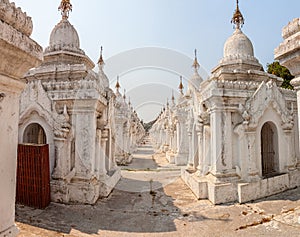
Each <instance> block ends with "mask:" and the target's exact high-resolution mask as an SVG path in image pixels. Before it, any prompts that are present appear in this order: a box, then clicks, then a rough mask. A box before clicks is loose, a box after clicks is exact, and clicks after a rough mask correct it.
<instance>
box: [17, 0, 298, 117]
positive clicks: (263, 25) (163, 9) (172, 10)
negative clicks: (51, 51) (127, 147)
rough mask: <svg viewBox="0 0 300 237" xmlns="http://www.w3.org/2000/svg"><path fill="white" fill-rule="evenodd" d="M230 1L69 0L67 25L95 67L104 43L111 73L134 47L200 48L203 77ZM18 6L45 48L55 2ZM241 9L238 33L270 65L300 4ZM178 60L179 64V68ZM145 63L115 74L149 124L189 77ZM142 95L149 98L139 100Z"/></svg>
mask: <svg viewBox="0 0 300 237" xmlns="http://www.w3.org/2000/svg"><path fill="white" fill-rule="evenodd" d="M235 2H236V1H235V0H147V1H146V0H88V1H87V0H73V1H72V0H71V3H72V4H73V12H72V13H71V14H70V19H69V20H70V22H71V23H72V24H73V25H74V26H75V28H76V29H77V31H78V33H79V36H80V42H81V48H82V49H83V50H84V51H85V52H86V54H87V55H88V56H89V57H90V58H91V59H92V60H93V61H94V62H96V61H97V59H98V57H99V49H100V46H101V45H103V47H104V58H105V59H106V61H107V62H108V63H107V67H108V69H109V68H110V67H111V65H109V62H113V61H114V60H110V58H113V57H116V56H117V55H119V54H122V53H123V52H125V51H128V50H132V49H136V48H144V47H147V48H148V49H149V47H156V48H167V49H170V50H172V51H176V52H177V53H180V54H182V55H183V57H182V58H184V57H186V56H188V57H190V58H193V52H194V49H195V48H197V49H198V59H199V63H200V64H201V67H202V73H201V75H202V76H203V77H205V78H206V74H205V73H204V71H206V72H207V74H209V73H210V71H211V69H212V68H213V67H215V66H216V65H217V64H218V61H219V60H220V59H221V58H222V54H223V45H224V42H225V41H226V39H227V38H228V37H229V36H230V35H231V34H232V32H233V27H232V25H231V23H230V20H231V17H232V14H233V12H234V10H235ZM15 3H16V5H17V6H20V7H21V8H22V10H23V11H26V12H27V13H28V15H30V16H31V17H32V18H33V23H34V31H33V35H32V38H33V39H34V40H36V41H37V42H38V43H39V44H40V45H42V46H43V47H44V48H45V47H46V46H47V45H48V41H49V35H50V33H51V30H52V29H53V27H54V26H55V25H56V24H57V23H58V22H59V20H60V18H61V16H60V13H59V12H58V11H57V8H58V5H59V3H60V0H42V1H39V0H26V1H25V0H15ZM240 9H241V11H242V13H243V15H244V18H245V25H244V27H243V31H244V33H245V34H246V35H247V36H248V37H249V38H250V39H251V41H252V43H253V45H254V49H255V55H256V57H257V58H258V59H259V60H260V62H261V64H262V65H263V66H265V65H266V64H267V63H269V62H272V61H273V57H274V56H273V51H274V48H276V47H277V46H278V45H279V43H280V42H281V41H282V38H281V30H282V27H283V26H285V25H287V23H288V22H289V21H291V20H292V19H293V18H296V17H299V9H300V1H299V0H288V1H275V0H251V1H250V0H240ZM150 49H151V48H150ZM148 53H149V51H148ZM171 54H172V53H171ZM154 56H155V55H154ZM154 56H153V57H154ZM145 57H148V56H147V55H145ZM174 60H176V59H174ZM128 61H130V59H128ZM180 62H181V60H178V62H177V64H178V63H180ZM182 65H185V62H183V63H182ZM144 66H145V68H143V70H140V68H139V70H129V69H128V70H127V71H120V70H121V69H120V70H119V71H118V70H117V72H116V73H118V74H121V86H122V87H123V88H126V89H127V91H128V95H129V96H131V97H132V98H131V100H132V102H133V105H134V107H135V108H137V111H138V113H139V115H140V116H141V117H143V118H144V119H145V120H146V121H147V120H151V119H153V118H155V117H156V115H157V113H158V111H159V110H160V108H161V106H162V105H161V104H162V103H165V101H166V98H167V97H169V98H170V97H171V93H172V92H171V91H172V89H175V90H176V88H177V86H178V81H179V74H184V75H183V76H184V77H185V79H187V78H188V77H189V75H186V74H188V73H186V72H183V71H182V70H178V71H175V72H174V71H172V70H171V71H168V70H161V69H162V68H160V65H150V66H154V68H147V66H149V65H144ZM155 67H156V68H155ZM158 68H159V70H157V69H158ZM95 70H97V69H95ZM189 70H190V74H192V70H191V68H190V67H189V68H186V71H187V72H188V71H189ZM108 74H109V73H108ZM109 76H111V77H112V78H110V79H111V80H112V81H113V82H112V84H113V83H114V80H115V77H116V76H115V75H114V73H112V74H109ZM152 82H153V83H152ZM147 84H149V86H148V87H147ZM150 84H151V85H150ZM153 84H155V85H156V87H155V86H153ZM133 85H134V86H133ZM133 87H134V88H135V90H133V89H132V88H133ZM138 91H139V93H137V92H138ZM146 94H147V96H146V97H147V99H144V100H143V97H144V96H145V95H146ZM149 95H151V99H149V98H148V97H150V96H149ZM138 97H141V98H138ZM135 101H139V102H135ZM151 104H152V106H151Z"/></svg>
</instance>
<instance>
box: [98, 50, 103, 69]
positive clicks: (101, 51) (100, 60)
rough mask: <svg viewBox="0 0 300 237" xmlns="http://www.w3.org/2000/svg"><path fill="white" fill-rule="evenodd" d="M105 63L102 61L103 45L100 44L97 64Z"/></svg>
mask: <svg viewBox="0 0 300 237" xmlns="http://www.w3.org/2000/svg"><path fill="white" fill-rule="evenodd" d="M104 64H105V63H104V60H103V47H102V46H101V47H100V58H99V60H98V65H100V66H102V65H104Z"/></svg>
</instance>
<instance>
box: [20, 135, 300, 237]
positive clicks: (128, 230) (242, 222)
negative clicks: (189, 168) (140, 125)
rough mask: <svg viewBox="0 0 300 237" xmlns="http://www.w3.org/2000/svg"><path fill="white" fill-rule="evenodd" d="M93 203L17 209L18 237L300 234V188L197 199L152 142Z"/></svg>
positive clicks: (136, 155) (144, 147) (146, 144)
mask: <svg viewBox="0 0 300 237" xmlns="http://www.w3.org/2000/svg"><path fill="white" fill-rule="evenodd" d="M133 155H134V159H133V162H132V164H130V165H128V166H124V167H122V179H121V180H120V182H119V183H118V185H117V186H116V188H115V190H114V191H113V193H112V194H111V195H110V196H109V197H108V198H105V199H102V200H99V201H98V202H97V203H96V204H95V205H92V206H91V205H62V204H54V203H52V204H51V205H50V206H49V207H48V208H47V209H45V210H36V209H32V208H28V207H24V206H17V212H16V215H17V217H16V219H17V225H18V227H19V228H20V230H21V232H20V235H19V236H40V237H44V236H55V237H56V236H107V237H110V236H117V237H122V236H125V237H127V236H128V237H135V236H151V237H153V236H164V237H165V236H167V237H168V236H176V237H177V236H184V237H189V236H272V237H275V236H300V224H299V222H298V218H299V216H300V208H299V207H300V188H299V189H295V190H291V191H288V192H286V193H284V194H280V195H275V196H273V197H270V198H267V199H263V200H259V201H257V202H254V203H248V204H244V205H240V204H232V205H221V206H214V205H212V204H211V203H210V202H209V201H207V200H200V201H199V200H196V199H195V197H194V195H193V194H192V192H191V191H190V190H189V189H188V188H187V186H186V185H185V184H184V183H183V182H182V180H181V179H180V177H179V175H180V169H179V168H178V167H175V166H173V165H169V164H168V163H167V162H166V159H165V157H164V155H162V154H154V151H153V148H152V147H151V145H150V143H149V141H148V140H146V143H145V144H144V145H143V146H141V147H139V149H138V150H137V152H136V153H135V154H133Z"/></svg>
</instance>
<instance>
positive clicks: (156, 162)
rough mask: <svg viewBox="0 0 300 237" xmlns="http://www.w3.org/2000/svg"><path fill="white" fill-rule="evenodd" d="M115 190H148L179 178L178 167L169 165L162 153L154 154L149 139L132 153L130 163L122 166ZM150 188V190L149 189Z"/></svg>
mask: <svg viewBox="0 0 300 237" xmlns="http://www.w3.org/2000/svg"><path fill="white" fill-rule="evenodd" d="M121 174H122V178H121V180H120V181H119V183H118V184H117V186H116V188H115V189H117V190H122V191H127V192H149V191H151V190H156V189H159V188H162V187H164V186H166V185H167V184H170V183H172V182H174V181H176V180H177V179H178V178H180V167H177V166H175V165H170V164H169V163H168V162H167V160H166V158H165V156H164V155H155V153H154V150H153V147H152V146H151V143H150V141H149V139H147V138H146V139H145V140H144V142H143V144H142V145H141V146H140V147H138V149H137V151H136V152H135V153H134V154H133V160H132V163H131V164H129V165H128V166H123V167H122V171H121ZM150 189H151V190H150Z"/></svg>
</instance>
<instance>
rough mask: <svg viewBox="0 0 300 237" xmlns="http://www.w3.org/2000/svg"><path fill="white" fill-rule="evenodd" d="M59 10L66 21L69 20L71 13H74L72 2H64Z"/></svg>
mask: <svg viewBox="0 0 300 237" xmlns="http://www.w3.org/2000/svg"><path fill="white" fill-rule="evenodd" d="M58 10H59V11H61V15H62V19H63V20H66V19H68V18H69V12H70V11H72V4H71V3H70V0H62V1H61V3H60V5H59V7H58Z"/></svg>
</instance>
